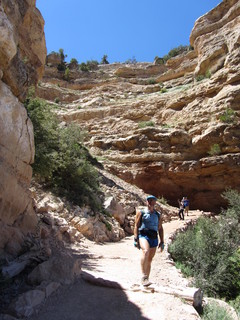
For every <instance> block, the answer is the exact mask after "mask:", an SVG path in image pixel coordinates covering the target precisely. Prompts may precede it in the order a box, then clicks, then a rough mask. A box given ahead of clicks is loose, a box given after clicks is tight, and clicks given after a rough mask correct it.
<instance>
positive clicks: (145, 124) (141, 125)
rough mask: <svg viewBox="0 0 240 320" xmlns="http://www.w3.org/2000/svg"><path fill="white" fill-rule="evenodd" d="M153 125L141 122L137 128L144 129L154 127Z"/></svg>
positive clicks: (148, 122) (149, 122) (151, 122)
mask: <svg viewBox="0 0 240 320" xmlns="http://www.w3.org/2000/svg"><path fill="white" fill-rule="evenodd" d="M154 126H155V124H154V122H153V121H141V122H139V123H138V128H145V127H154Z"/></svg>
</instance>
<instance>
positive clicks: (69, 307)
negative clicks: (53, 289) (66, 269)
mask: <svg viewBox="0 0 240 320" xmlns="http://www.w3.org/2000/svg"><path fill="white" fill-rule="evenodd" d="M119 287H120V285H119ZM31 319H32V320H33V319H34V320H46V319H47V320H81V319H84V320H125V319H128V320H149V319H148V318H146V317H144V316H142V314H141V311H140V309H139V308H138V307H137V306H136V305H135V304H133V303H132V302H130V301H129V300H128V297H127V295H126V294H125V292H124V291H123V290H121V289H119V288H118V289H113V288H106V287H100V286H94V285H91V284H89V283H87V282H85V281H84V280H83V279H80V280H78V281H77V282H75V283H74V284H73V285H71V286H67V287H65V288H64V290H61V291H59V292H58V294H56V295H54V297H52V298H50V299H49V300H48V301H47V303H46V304H45V305H44V307H43V310H40V312H39V313H38V315H34V317H32V318H31Z"/></svg>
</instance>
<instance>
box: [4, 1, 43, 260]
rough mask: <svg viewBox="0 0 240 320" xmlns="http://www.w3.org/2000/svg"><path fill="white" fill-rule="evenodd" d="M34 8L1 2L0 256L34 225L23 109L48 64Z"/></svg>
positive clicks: (29, 140)
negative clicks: (25, 100)
mask: <svg viewBox="0 0 240 320" xmlns="http://www.w3.org/2000/svg"><path fill="white" fill-rule="evenodd" d="M35 2H36V1H34V0H21V1H20V0H18V1H13V0H1V2H0V61H1V65H0V97H1V98H0V109H1V113H0V128H1V135H0V176H1V179H0V230H1V231H0V253H3V252H5V253H9V254H12V255H16V254H18V253H19V252H20V251H21V249H22V248H21V246H22V243H23V241H24V236H25V235H27V234H28V233H29V232H32V231H34V229H35V227H36V224H37V218H36V215H35V212H34V210H33V206H32V198H31V195H30V192H29V185H30V182H31V178H32V168H31V163H33V161H34V152H35V150H34V136H33V126H32V123H31V121H30V119H29V118H28V115H27V111H26V109H25V108H24V105H23V101H24V99H25V97H26V94H27V91H28V88H29V87H30V86H32V85H34V86H35V85H36V84H37V81H38V79H39V78H40V77H41V76H42V75H43V72H44V64H45V58H46V45H45V36H44V30H43V28H44V21H43V18H42V16H41V14H40V12H39V11H38V9H36V6H35V5H36V4H35Z"/></svg>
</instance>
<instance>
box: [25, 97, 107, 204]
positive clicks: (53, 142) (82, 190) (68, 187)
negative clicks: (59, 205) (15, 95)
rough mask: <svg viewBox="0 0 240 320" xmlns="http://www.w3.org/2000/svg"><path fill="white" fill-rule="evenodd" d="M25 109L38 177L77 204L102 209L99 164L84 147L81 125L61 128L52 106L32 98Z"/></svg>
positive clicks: (36, 176)
mask: <svg viewBox="0 0 240 320" xmlns="http://www.w3.org/2000/svg"><path fill="white" fill-rule="evenodd" d="M25 107H26V109H27V111H28V115H29V117H30V119H31V121H32V123H33V127H34V140H35V161H34V164H33V174H34V176H35V178H36V179H37V180H38V181H39V182H41V183H42V184H43V185H45V186H46V187H48V188H50V189H51V190H52V191H54V192H55V193H56V194H58V195H60V196H65V197H66V198H67V199H68V200H70V201H72V202H73V203H75V204H78V205H82V204H89V205H90V206H91V207H92V209H99V208H100V207H101V205H100V201H99V195H100V190H99V177H98V172H97V170H96V168H95V166H94V165H96V164H97V161H96V160H95V159H93V158H92V157H91V155H90V154H89V152H88V150H87V149H86V148H85V147H84V146H83V138H84V133H83V131H81V129H80V128H79V127H78V126H77V125H69V126H60V124H59V121H58V119H57V116H56V115H55V113H54V111H53V110H52V107H51V106H49V105H48V104H47V103H46V102H45V101H43V100H41V99H38V98H34V97H31V96H30V97H28V99H27V100H26V102H25Z"/></svg>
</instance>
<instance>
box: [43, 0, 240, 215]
mask: <svg viewBox="0 0 240 320" xmlns="http://www.w3.org/2000/svg"><path fill="white" fill-rule="evenodd" d="M239 13H240V3H239V1H237V0H224V1H222V2H221V3H220V4H219V5H218V6H217V7H216V8H214V9H213V10H211V11H210V12H208V13H206V14H205V15H204V16H202V17H200V18H199V19H198V20H197V21H196V23H195V25H194V27H193V30H192V33H191V35H190V44H191V46H192V47H193V48H194V50H192V51H189V52H187V53H185V54H182V55H179V56H177V57H175V58H172V59H170V60H168V61H167V63H166V65H156V64H151V63H137V64H128V65H124V64H117V63H116V64H111V65H100V66H99V67H98V69H97V70H96V71H91V72H81V71H78V70H77V69H74V68H73V69H71V70H70V78H69V80H68V81H65V80H64V75H63V73H62V72H59V71H57V68H56V66H57V63H58V62H57V61H56V60H54V57H51V56H49V57H48V64H47V65H46V67H45V75H44V79H43V81H42V82H41V84H40V85H39V88H38V95H39V96H40V97H42V98H44V99H47V100H49V101H51V102H52V103H56V102H58V103H56V105H57V107H58V114H59V117H60V118H61V119H62V120H63V121H65V122H68V123H70V122H76V123H78V124H79V126H80V127H81V128H82V129H84V130H86V131H87V132H88V138H87V139H86V141H85V143H86V145H87V146H88V148H89V149H90V151H91V153H92V154H93V155H95V156H97V157H98V159H100V160H101V161H102V163H103V164H104V168H105V169H106V170H107V171H109V172H111V173H112V174H114V175H117V176H118V177H120V178H122V179H123V180H125V181H127V182H129V183H131V184H134V185H136V186H138V187H140V188H142V189H143V190H144V191H145V192H147V193H153V194H155V195H157V196H158V197H162V196H163V197H164V198H166V199H167V200H168V201H169V203H170V204H172V205H177V199H178V198H181V197H182V196H184V195H187V196H188V197H189V198H190V201H191V208H194V209H196V208H200V209H203V210H214V211H218V210H219V208H220V207H221V206H224V205H225V203H224V200H223V198H222V197H221V193H222V192H223V191H224V190H225V188H234V189H238V190H240V187H239V186H240V184H239V182H240V178H239V176H240V175H239V174H240V166H239V164H240V144H239V138H240V133H239V132H240V131H239V125H240V123H239V115H240V113H239V111H240V107H239V100H240V94H239V93H240V82H239V80H240V71H239V61H240V55H239V42H240V37H239V27H240V19H239ZM51 58H52V59H51ZM54 61H55V62H54ZM147 124H148V125H147ZM146 125H147V126H146Z"/></svg>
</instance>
